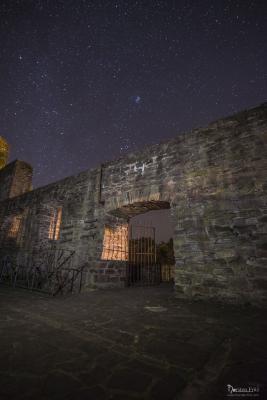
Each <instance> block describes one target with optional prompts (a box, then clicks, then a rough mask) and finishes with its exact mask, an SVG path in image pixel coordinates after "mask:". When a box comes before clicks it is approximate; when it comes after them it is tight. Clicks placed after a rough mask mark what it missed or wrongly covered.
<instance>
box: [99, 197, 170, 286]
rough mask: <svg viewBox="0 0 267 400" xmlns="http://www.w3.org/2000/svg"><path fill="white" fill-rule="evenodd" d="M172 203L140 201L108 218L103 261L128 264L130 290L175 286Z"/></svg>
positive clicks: (128, 205) (124, 207) (117, 210)
mask: <svg viewBox="0 0 267 400" xmlns="http://www.w3.org/2000/svg"><path fill="white" fill-rule="evenodd" d="M170 211H171V210H170V203H169V202H167V201H159V200H150V201H139V202H135V203H132V204H127V205H123V206H122V207H120V208H117V209H115V210H112V211H111V212H110V213H109V214H110V215H111V216H112V217H116V218H114V219H113V222H112V223H110V222H109V224H107V225H106V226H105V231H104V239H103V251H102V257H101V258H102V260H107V261H108V260H109V261H113V263H114V262H118V263H119V262H124V263H125V271H124V273H125V283H126V285H128V286H152V285H156V284H160V283H163V282H165V283H166V282H169V283H172V284H173V283H174V265H175V262H174V253H173V233H174V229H173V226H172V218H171V213H170Z"/></svg>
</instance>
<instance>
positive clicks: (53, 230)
mask: <svg viewBox="0 0 267 400" xmlns="http://www.w3.org/2000/svg"><path fill="white" fill-rule="evenodd" d="M61 218H62V207H59V208H57V209H56V210H54V212H53V214H52V215H51V219H50V226H49V234H48V238H49V239H51V240H58V239H59V233H60V224H61Z"/></svg>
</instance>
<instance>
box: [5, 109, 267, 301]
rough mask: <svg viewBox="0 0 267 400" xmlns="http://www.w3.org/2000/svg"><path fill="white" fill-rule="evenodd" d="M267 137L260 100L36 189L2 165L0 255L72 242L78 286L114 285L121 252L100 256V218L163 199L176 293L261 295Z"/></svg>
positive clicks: (122, 264) (120, 275)
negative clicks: (81, 275) (170, 226)
mask: <svg viewBox="0 0 267 400" xmlns="http://www.w3.org/2000/svg"><path fill="white" fill-rule="evenodd" d="M266 145H267V103H265V104H263V105H260V106H259V107H256V108H253V109H250V110H245V111H242V112H240V113H238V114H235V115H233V116H230V117H227V118H224V119H221V120H218V121H216V122H213V123H211V124H210V125H208V126H207V127H206V128H200V129H194V130H193V131H191V132H188V133H183V134H180V135H178V136H177V137H175V138H174V139H173V140H170V141H167V142H165V143H162V144H158V145H154V146H151V147H148V148H146V149H144V150H142V151H140V152H138V153H132V154H128V155H127V156H125V157H122V158H120V159H118V160H115V161H111V162H107V163H104V164H102V165H100V166H99V167H98V168H95V169H91V170H88V171H85V172H82V173H80V174H78V175H76V176H71V177H68V178H66V179H63V180H61V181H59V182H55V183H52V184H50V185H48V186H45V187H41V188H38V189H35V190H31V187H32V186H31V179H32V168H31V166H30V165H29V164H27V163H25V162H22V161H14V162H13V163H11V164H9V165H7V166H6V167H4V168H3V169H2V170H1V171H0V200H1V201H0V225H1V230H0V257H2V258H3V257H5V256H6V255H9V256H12V257H13V258H14V259H16V260H20V262H22V263H23V262H24V263H25V262H27V260H26V259H27V258H29V257H31V258H33V257H38V254H41V253H40V252H42V251H43V250H44V249H50V248H61V249H68V250H73V251H74V252H75V254H74V261H73V263H74V264H73V265H76V266H80V265H83V266H85V269H84V271H85V275H84V280H83V287H85V288H86V287H110V286H115V287H116V286H117V287H122V286H124V285H125V275H126V261H125V259H124V260H123V259H121V260H117V259H116V260H114V259H113V260H112V259H111V260H107V259H103V257H102V254H103V239H104V233H105V227H107V226H116V225H118V224H120V223H124V224H125V223H127V221H128V220H129V218H130V217H132V216H134V215H137V214H139V213H143V212H146V211H148V210H156V209H163V208H170V210H171V215H172V219H173V223H174V226H175V232H174V237H173V243H174V255H175V260H176V265H175V290H176V295H177V296H179V297H183V298H215V299H216V300H222V301H234V302H251V303H260V304H262V303H264V302H265V301H266V298H267V263H266V262H267V204H266V202H267V182H266V172H267V168H266V167H267V157H266V156H267V152H266ZM59 211H60V221H59V220H58V216H59ZM59 225H60V226H59ZM51 227H52V228H53V229H52V228H51ZM51 229H52V232H51Z"/></svg>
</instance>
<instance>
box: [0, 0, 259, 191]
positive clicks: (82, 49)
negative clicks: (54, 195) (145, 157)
mask: <svg viewBox="0 0 267 400" xmlns="http://www.w3.org/2000/svg"><path fill="white" fill-rule="evenodd" d="M266 4H267V3H266V1H264V0H259V1H257V0H254V1H253V0H252V1H248V0H240V1H239V0H229V1H224V0H220V1H214V0H213V1H208V0H201V1H197V0H186V1H184V0H119V1H116V0H34V1H33V0H32V1H31V0H24V1H23V0H17V1H16V0H1V2H0V22H1V28H0V29H1V31H0V57H1V62H0V88H1V107H0V121H1V124H0V135H1V136H3V137H4V138H6V139H7V140H8V142H9V143H10V146H11V154H10V161H11V160H13V159H16V158H17V159H20V160H24V161H28V162H29V163H31V164H32V165H33V167H34V186H35V187H38V186H40V185H44V184H47V183H50V182H52V181H55V180H59V179H61V178H64V177H66V176H69V175H73V174H76V173H78V172H80V171H83V170H86V169H88V168H92V167H95V166H97V165H98V164H99V163H100V162H105V161H108V160H111V159H114V158H117V157H120V156H122V155H124V154H126V153H127V152H130V151H136V150H138V149H142V148H143V146H144V145H148V144H154V143H158V142H160V141H163V140H167V139H169V138H171V137H173V136H175V135H177V134H179V132H182V131H187V130H190V129H192V128H194V127H198V126H204V125H206V124H207V123H208V122H210V121H212V120H215V119H217V118H220V117H223V116H226V115H229V114H232V113H234V112H236V111H239V110H241V109H244V108H249V107H253V106H256V105H258V104H260V103H263V102H264V101H266V70H267V69H266V61H267V56H266V38H267V21H266V18H265V17H266V11H267V6H266Z"/></svg>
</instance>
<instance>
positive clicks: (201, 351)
mask: <svg viewBox="0 0 267 400" xmlns="http://www.w3.org/2000/svg"><path fill="white" fill-rule="evenodd" d="M266 331H267V321H266V310H263V309H257V308H253V307H251V306H249V305H247V306H242V307H241V306H230V305H224V306H223V305H219V304H214V303H211V302H210V303H205V302H186V301H181V300H178V299H176V298H175V297H174V293H173V290H172V288H171V287H168V286H165V287H164V286H163V287H155V288H129V289H121V290H105V291H104V290H103V291H101V290H99V291H90V292H87V293H83V294H81V295H73V296H70V297H57V298H52V297H48V296H46V295H43V294H39V293H33V292H27V291H24V290H22V289H21V290H20V289H12V288H7V287H4V286H0V338H1V341H0V383H1V384H0V399H1V400H6V399H8V400H9V399H10V400H12V399H16V400H17V399H18V400H20V399H23V400H30V399H38V400H55V399H59V400H61V399H66V400H79V399H81V400H83V399H86V400H87V399H89V400H102V399H103V400H105V399H115V400H128V399H129V400H130V399H147V400H148V399H151V400H152V399H153V400H161V399H162V400H171V399H172V400H179V399H181V400H195V399H201V400H202V399H203V400H204V399H205V400H207V399H229V398H230V397H227V384H231V385H232V386H233V387H248V386H249V385H254V386H257V385H258V388H259V393H258V392H257V394H259V396H258V397H257V398H260V399H261V398H262V399H264V398H267V396H266V393H267V392H266V388H267V341H266V336H267V335H266ZM235 398H238V397H235ZM240 398H242V399H244V397H240ZM245 398H246V399H248V398H250V397H248V396H246V397H245ZM253 398H254V399H255V397H253Z"/></svg>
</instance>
